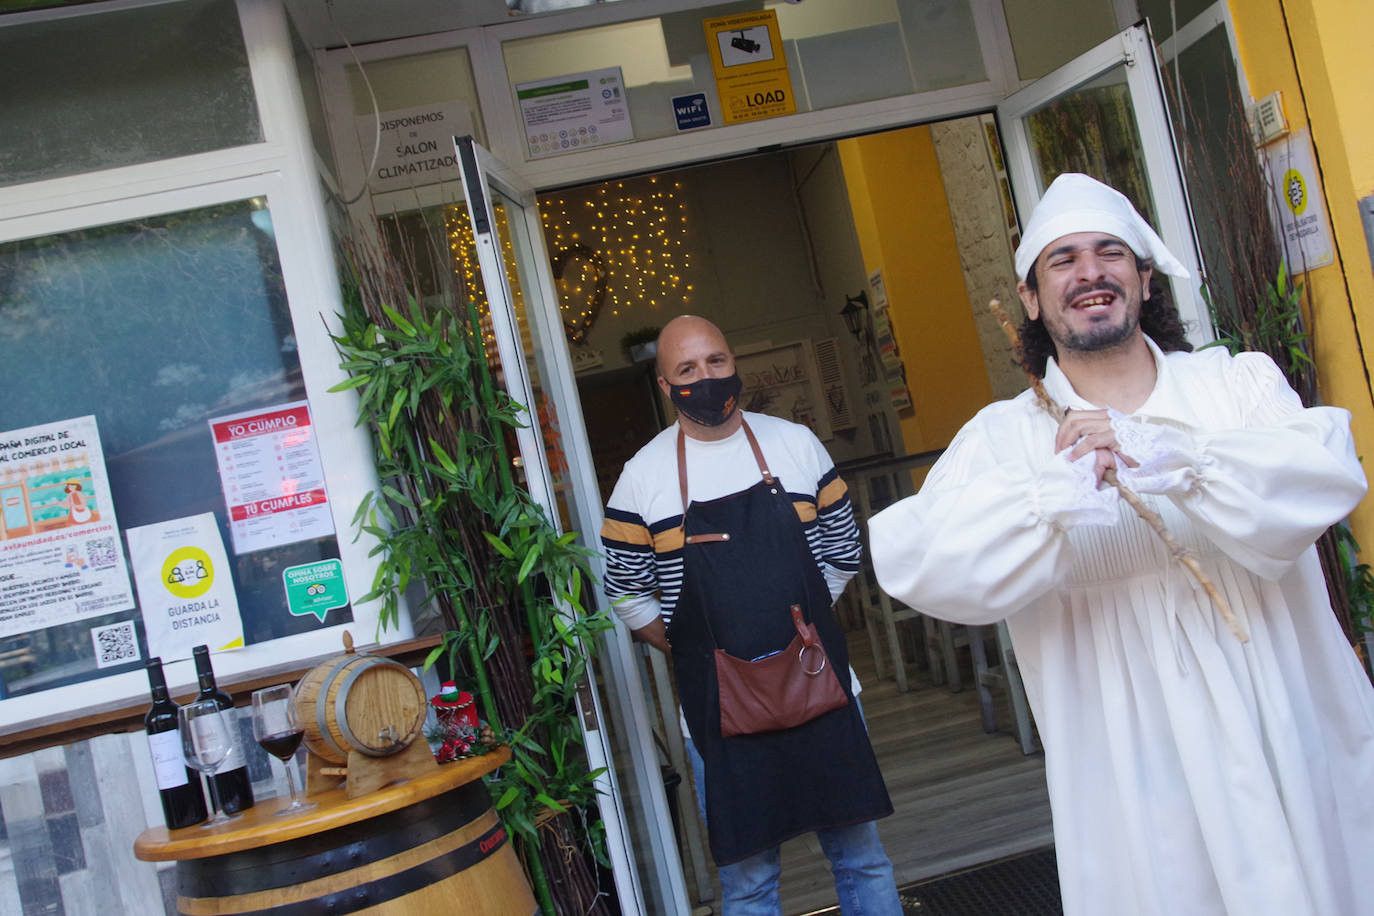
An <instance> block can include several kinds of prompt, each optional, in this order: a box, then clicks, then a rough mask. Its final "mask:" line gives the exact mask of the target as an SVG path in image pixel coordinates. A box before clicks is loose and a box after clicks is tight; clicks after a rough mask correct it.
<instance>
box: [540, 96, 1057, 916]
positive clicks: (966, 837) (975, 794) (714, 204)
mask: <svg viewBox="0 0 1374 916" xmlns="http://www.w3.org/2000/svg"><path fill="white" fill-rule="evenodd" d="M1005 161H1006V157H1005V155H1004V153H1003V150H1002V147H1001V144H1000V142H999V139H998V134H997V130H996V124H995V120H994V118H993V117H992V116H991V115H988V114H983V115H973V116H969V117H964V118H959V119H955V120H949V121H943V122H938V123H934V124H928V125H920V126H916V127H908V128H904V129H900V130H894V131H888V132H883V133H880V134H871V135H867V136H862V137H855V138H847V139H842V140H837V141H829V142H824V143H818V144H813V145H807V146H802V147H797V148H794V149H790V150H785V151H777V152H770V153H766V154H758V155H753V156H748V157H742V158H734V159H727V160H720V161H715V162H711V163H707V164H703V165H695V166H692V167H689V168H683V169H675V170H671V171H665V172H658V173H654V174H649V175H640V176H635V177H626V178H617V179H615V180H613V181H607V182H599V183H596V184H589V185H584V186H579V187H574V188H564V189H561V190H559V191H557V192H553V193H550V194H546V195H541V196H540V207H541V212H542V213H543V216H544V230H545V241H546V243H547V245H548V248H549V254H550V258H551V260H552V262H553V264H554V273H555V276H556V277H557V286H558V290H559V294H560V297H561V305H562V312H563V315H564V322H565V325H566V326H567V328H568V336H569V339H570V349H571V353H572V360H571V362H572V364H573V366H574V367H575V368H576V369H577V372H576V377H577V386H578V390H579V395H580V399H581V406H582V413H583V416H584V418H585V422H586V428H587V432H588V440H589V446H590V451H591V454H592V456H593V461H594V463H595V465H596V477H597V480H598V484H599V485H600V487H601V490H602V493H601V495H602V498H603V500H604V499H606V498H608V497H609V495H610V489H611V487H612V486H613V485H614V483H615V480H616V478H617V477H618V476H619V472H620V467H621V466H622V465H623V463H624V461H625V460H626V459H627V458H628V457H630V456H631V455H632V454H633V453H634V451H636V450H637V449H638V448H639V447H640V446H642V445H643V444H644V443H646V442H647V441H648V440H649V439H650V438H651V437H652V436H653V434H654V433H656V432H657V431H658V430H659V429H662V428H663V427H664V426H666V425H667V424H668V423H671V422H672V419H673V415H672V410H671V408H668V407H667V405H665V404H664V403H663V401H662V400H661V397H660V394H659V391H658V389H657V386H656V385H655V384H654V383H653V380H654V377H655V374H656V372H655V368H654V362H653V353H652V352H650V351H647V350H645V349H644V348H643V347H642V343H643V342H644V341H646V340H651V339H652V336H653V333H654V331H655V330H656V329H657V328H658V327H661V326H662V325H663V324H664V323H665V322H666V321H667V320H669V319H670V318H672V317H674V316H676V315H678V314H683V313H690V314H696V315H701V316H703V317H706V318H709V319H710V320H712V321H714V322H715V323H716V324H718V325H719V326H720V327H721V328H722V330H723V331H724V332H725V334H726V337H727V339H729V341H730V343H731V345H732V347H733V348H734V350H735V351H736V354H737V362H738V365H739V368H740V374H741V376H742V377H743V379H744V380H745V391H744V394H743V396H742V402H743V404H744V406H745V408H746V409H749V410H755V411H758V412H762V413H769V414H772V415H775V416H780V417H783V418H785V419H789V420H793V421H795V422H799V423H803V424H804V425H807V426H809V427H810V428H811V429H812V430H813V432H815V433H816V435H817V437H818V438H820V439H821V441H822V442H823V444H824V445H825V446H826V448H827V450H828V451H829V452H830V454H831V457H832V458H833V459H834V460H835V462H836V463H837V465H838V466H839V467H840V470H841V475H842V477H844V478H845V479H846V481H847V482H848V483H849V486H850V491H851V497H852V500H853V502H854V504H855V507H856V511H857V513H858V514H859V516H860V525H861V528H864V525H863V521H864V516H865V515H866V514H868V513H871V512H872V511H876V510H877V509H878V508H881V507H882V506H884V505H886V504H887V503H889V502H890V501H892V500H893V499H895V498H898V497H900V496H902V495H905V494H908V493H911V492H914V489H915V487H916V486H917V485H918V484H919V477H920V475H922V474H923V473H924V471H925V468H926V467H928V465H929V464H930V463H931V462H932V461H933V460H934V458H935V457H937V456H938V454H939V450H940V449H941V448H942V447H943V445H944V444H945V443H947V442H948V441H949V440H950V438H952V437H953V435H954V433H955V431H957V429H958V428H959V426H961V425H962V424H963V423H964V422H966V421H967V420H968V419H969V418H970V417H971V416H972V415H973V413H975V412H976V411H977V410H978V409H979V408H981V407H982V406H983V405H984V404H986V403H987V402H989V401H990V400H993V399H994V398H999V397H1009V396H1012V395H1014V394H1015V393H1016V392H1018V391H1019V390H1020V389H1021V388H1022V387H1023V385H1024V382H1023V381H1022V379H1021V377H1020V375H1019V373H1018V372H1017V370H1015V368H1014V367H1013V366H1011V364H1010V361H1009V360H1008V359H1007V357H1006V348H1005V339H1004V338H1003V337H1002V334H1001V331H1000V330H999V329H998V328H997V327H996V325H995V323H994V322H992V321H991V320H990V317H991V316H990V315H989V316H988V318H986V319H985V318H984V317H983V314H982V313H983V312H985V311H986V304H987V301H988V299H989V298H992V297H993V296H997V297H1000V298H1002V299H1003V301H1007V300H1008V299H1014V297H1015V276H1014V268H1013V261H1012V252H1013V250H1014V244H1015V241H1016V238H1017V229H1018V223H1017V217H1016V212H1015V209H1014V206H1013V203H1012V199H1011V194H1010V184H1009V181H1008V177H1007V174H1006V169H1005ZM636 237H638V238H636ZM645 238H648V239H650V240H651V241H650V242H648V243H647V244H641V242H642V241H643V240H644V239H645ZM587 250H594V251H596V252H597V253H598V255H599V258H598V259H597V260H593V259H592V258H590V257H589V256H588V255H587V254H586V252H587ZM872 582H873V580H872V578H871V576H868V575H864V576H860V577H857V578H856V579H855V580H854V581H852V582H851V583H850V586H849V589H848V591H847V592H846V594H845V596H844V597H843V598H842V599H841V603H840V617H841V619H842V621H843V623H844V624H845V626H846V629H847V631H848V637H849V641H850V649H851V655H852V657H853V658H854V660H855V668H856V671H857V673H858V674H859V678H860V681H861V683H862V685H863V692H862V695H861V698H860V699H861V702H862V703H863V705H864V711H865V715H866V718H867V721H868V723H869V728H870V734H871V736H872V739H873V743H874V747H875V749H876V750H877V752H878V755H879V760H880V764H881V765H882V768H883V772H884V776H885V778H886V780H887V783H888V788H889V791H890V793H891V796H892V798H893V802H894V805H895V808H896V813H895V814H894V816H893V817H890V818H888V819H886V820H885V821H883V822H882V824H881V825H880V832H881V833H882V836H883V838H884V842H885V846H886V848H887V851H888V854H889V857H890V858H891V859H892V860H893V863H894V868H895V871H896V876H897V879H898V882H899V884H908V883H912V882H916V881H920V880H923V879H926V878H930V877H933V876H935V875H940V874H945V873H948V872H952V871H956V870H960V869H964V868H969V867H972V866H974V865H977V864H980V863H982V862H985V861H989V860H992V859H996V858H1002V857H1005V856H1008V855H1013V854H1017V853H1022V852H1027V851H1031V850H1036V849H1044V848H1047V847H1048V846H1049V845H1050V844H1051V842H1052V840H1051V835H1050V823H1049V809H1048V801H1047V797H1046V792H1045V782H1044V774H1043V761H1042V758H1041V756H1040V755H1039V754H1038V752H1037V753H1032V754H1030V755H1026V754H1025V753H1023V748H1022V746H1021V744H1020V743H1019V742H1018V740H1017V739H1016V736H1015V734H1014V729H1013V726H1012V723H1013V722H1014V717H1013V714H1012V710H1011V708H1010V705H1009V704H1008V703H1007V701H1006V699H1005V697H1004V695H1003V694H1002V693H998V694H996V695H993V696H991V697H990V699H991V701H992V703H993V704H994V705H993V709H994V713H995V719H994V730H993V731H992V732H991V733H989V732H987V731H985V730H984V723H983V719H982V717H981V707H980V703H979V694H978V690H977V687H976V681H977V674H978V672H977V670H976V663H975V655H974V653H973V652H972V651H971V643H972V641H974V640H978V639H983V640H985V649H986V654H987V655H988V656H992V657H994V658H995V656H993V653H995V651H996V634H995V632H994V631H993V629H992V628H987V630H986V632H969V631H968V630H965V629H963V628H951V627H949V626H948V625H941V624H938V623H936V622H934V621H931V620H928V619H926V618H923V617H921V616H920V615H918V614H916V613H915V612H913V611H911V610H910V609H905V608H901V607H900V606H898V607H897V608H896V609H895V610H894V609H893V608H892V607H891V603H890V602H888V603H887V607H886V608H884V607H882V606H881V605H880V602H879V596H878V594H877V592H876V588H875V587H874V586H873V584H872ZM927 649H929V650H930V652H927ZM635 651H636V652H637V653H638V654H639V656H640V658H641V664H642V668H643V670H644V671H645V672H646V679H645V680H646V686H645V699H646V704H647V706H648V708H649V710H650V714H649V716H648V720H649V722H650V723H651V726H652V728H653V730H654V732H655V735H654V738H655V740H654V744H655V747H656V748H657V749H658V754H659V757H658V762H659V764H660V766H661V767H662V768H663V771H664V772H665V774H667V775H668V779H667V780H666V782H665V786H666V787H667V788H668V791H669V794H670V797H669V800H670V805H671V806H672V808H673V809H674V813H675V815H676V817H675V832H676V836H677V840H678V846H679V850H680V854H681V861H682V865H683V870H684V876H685V879H686V885H687V891H688V896H689V900H691V901H692V902H693V903H694V904H699V905H702V904H704V905H713V904H715V902H716V886H715V875H714V869H713V868H712V866H711V864H710V861H709V856H708V855H707V854H706V852H705V839H704V832H703V827H702V825H701V823H700V818H699V817H698V815H697V806H696V802H695V796H694V794H693V787H692V785H691V781H690V780H691V775H690V767H688V766H686V762H685V759H684V757H683V756H682V751H681V745H682V741H681V736H680V734H679V733H678V731H677V730H678V716H677V711H676V705H675V701H674V698H673V689H672V684H671V681H670V679H669V675H668V671H667V666H666V665H665V664H664V663H663V660H662V658H661V657H658V653H657V652H656V651H655V650H652V649H648V648H642V647H636V650H635ZM932 657H933V658H934V659H935V663H934V664H931V663H930V662H929V661H928V660H929V659H931V658H932ZM1031 748H1032V750H1034V745H1033V744H1032V745H1031ZM783 861H784V868H783V901H784V907H785V910H786V912H789V913H805V912H811V911H813V910H817V909H821V908H824V907H826V906H828V905H833V903H834V901H835V892H834V888H833V884H832V883H831V881H830V878H829V873H828V871H827V869H826V867H825V865H824V856H823V854H822V852H821V850H820V848H819V845H818V844H817V842H816V840H815V838H814V837H803V838H799V839H797V840H794V841H792V842H790V843H788V844H786V845H785V846H784V851H783Z"/></svg>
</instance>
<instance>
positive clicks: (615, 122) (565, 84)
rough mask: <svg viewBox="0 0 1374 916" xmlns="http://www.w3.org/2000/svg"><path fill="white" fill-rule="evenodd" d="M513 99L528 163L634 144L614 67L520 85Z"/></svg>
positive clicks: (622, 86) (622, 85) (622, 83)
mask: <svg viewBox="0 0 1374 916" xmlns="http://www.w3.org/2000/svg"><path fill="white" fill-rule="evenodd" d="M515 96H516V98H517V99H519V100H520V118H521V120H522V121H523V122H524V125H525V149H526V150H527V153H528V156H529V158H530V159H543V158H545V157H547V156H557V155H560V154H562V153H576V152H579V151H581V150H585V149H589V148H591V147H594V146H605V145H606V144H608V143H621V142H624V141H626V140H633V139H634V138H635V132H634V128H633V127H632V126H631V125H630V102H629V99H627V98H626V97H625V81H624V79H622V78H621V75H620V68H619V67H609V68H607V69H605V70H589V71H587V72H586V73H574V74H571V75H568V76H559V77H554V78H553V79H545V80H538V81H536V82H533V83H521V84H519V85H518V86H516V87H515Z"/></svg>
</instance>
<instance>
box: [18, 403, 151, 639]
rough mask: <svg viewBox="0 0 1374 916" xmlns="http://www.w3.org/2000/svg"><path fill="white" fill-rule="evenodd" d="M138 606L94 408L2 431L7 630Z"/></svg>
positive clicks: (24, 630)
mask: <svg viewBox="0 0 1374 916" xmlns="http://www.w3.org/2000/svg"><path fill="white" fill-rule="evenodd" d="M133 606H134V593H133V587H132V585H131V583H130V582H129V570H128V566H127V565H126V564H125V562H124V547H123V545H122V544H121V542H120V539H119V523H118V522H117V521H116V519H115V510H114V504H113V503H112V501H111V499H110V482H109V478H108V477H107V476H106V473H105V454H104V452H103V450H102V449H101V447H100V432H99V430H98V429H97V427H96V422H95V417H93V416H87V417H76V418H74V419H71V420H61V421H58V422H55V423H45V424H43V425H41V426H29V427H26V428H24V429H14V430H9V431H8V432H0V638H3V637H6V636H15V635H17V634H20V633H30V632H33V631H35V630H44V629H47V628H48V627H55V626H59V625H61V624H66V623H72V622H74V621H78V620H85V619H87V618H90V617H102V616H105V615H108V614H113V613H116V612H118V611H127V610H130V609H132V608H133ZM135 647H136V644H135Z"/></svg>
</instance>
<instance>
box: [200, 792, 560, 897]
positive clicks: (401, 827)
mask: <svg viewBox="0 0 1374 916" xmlns="http://www.w3.org/2000/svg"><path fill="white" fill-rule="evenodd" d="M287 836H288V838H286V839H283V840H282V841H281V842H277V843H273V844H271V845H268V846H263V847H259V848H255V849H247V850H243V851H239V852H232V853H228V854H225V855H217V856H212V857H208V858H202V859H188V860H183V861H179V862H177V909H178V911H179V912H181V913H182V914H185V916H210V914H250V913H252V914H262V916H267V914H269V913H270V914H271V916H306V914H319V913H364V914H367V916H440V914H443V916H448V914H451V913H463V914H466V916H531V914H533V913H535V912H536V910H537V907H536V904H535V901H534V895H533V894H532V893H531V892H530V886H529V883H528V881H526V879H525V874H524V872H523V871H522V870H521V868H520V861H519V859H518V858H516V855H515V852H514V850H513V848H512V847H511V844H510V842H509V840H508V837H507V835H506V829H505V827H503V826H502V824H501V822H500V820H499V819H498V818H497V816H496V812H495V811H494V810H492V806H491V796H490V794H489V793H488V791H487V788H486V785H485V784H484V783H483V782H482V780H481V779H478V780H476V781H475V782H469V783H467V784H465V785H463V786H460V787H458V788H457V789H454V790H452V791H449V792H444V793H442V794H439V795H435V796H433V797H430V798H427V799H423V800H421V801H419V802H418V803H416V804H412V805H409V806H408V807H404V808H401V809H399V810H396V811H392V812H390V813H387V814H382V815H380V816H377V817H373V818H370V819H368V820H365V821H360V822H357V823H353V824H349V825H347V826H344V827H337V828H335V829H332V830H327V831H324V832H322V833H312V834H307V835H305V836H299V837H296V838H289V833H288V834H287Z"/></svg>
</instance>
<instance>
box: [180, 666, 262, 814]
mask: <svg viewBox="0 0 1374 916" xmlns="http://www.w3.org/2000/svg"><path fill="white" fill-rule="evenodd" d="M191 654H192V655H193V656H194V657H195V660H196V677H197V678H198V679H199V680H200V695H199V696H198V697H196V699H197V700H214V701H215V702H216V703H217V704H219V708H220V709H225V710H232V709H233V708H234V700H233V698H232V697H230V696H229V694H227V693H225V692H224V691H223V690H220V689H219V688H218V687H216V686H215V672H214V669H213V668H211V667H210V647H209V646H196V647H195V648H194V649H192V650H191ZM229 725H230V728H229V732H230V737H231V738H232V739H233V747H232V748H230V750H229V756H228V757H226V758H225V759H224V763H223V764H221V765H220V768H219V772H217V773H215V775H214V776H211V777H210V778H211V779H213V780H214V781H215V791H216V793H217V794H218V795H219V806H220V808H221V809H223V811H224V812H225V813H226V814H235V813H237V812H239V811H246V810H247V809H249V808H251V807H253V782H252V780H251V779H249V778H248V758H247V757H245V756H244V753H243V743H242V741H241V740H240V738H239V731H238V727H237V723H236V722H234V721H233V719H232V716H231V717H230V722H229Z"/></svg>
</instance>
